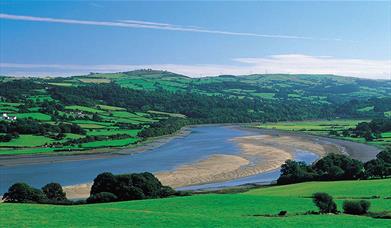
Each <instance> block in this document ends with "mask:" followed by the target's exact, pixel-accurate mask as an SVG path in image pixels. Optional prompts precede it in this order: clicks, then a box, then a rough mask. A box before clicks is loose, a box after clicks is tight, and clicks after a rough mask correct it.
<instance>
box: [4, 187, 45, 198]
mask: <svg viewBox="0 0 391 228" xmlns="http://www.w3.org/2000/svg"><path fill="white" fill-rule="evenodd" d="M3 200H4V202H12V203H39V202H43V201H45V200H47V197H46V195H45V194H44V193H43V192H42V191H41V190H39V189H36V188H33V187H31V186H30V185H28V184H26V183H16V184H13V185H12V186H11V187H10V188H9V189H8V192H6V193H5V194H4V195H3Z"/></svg>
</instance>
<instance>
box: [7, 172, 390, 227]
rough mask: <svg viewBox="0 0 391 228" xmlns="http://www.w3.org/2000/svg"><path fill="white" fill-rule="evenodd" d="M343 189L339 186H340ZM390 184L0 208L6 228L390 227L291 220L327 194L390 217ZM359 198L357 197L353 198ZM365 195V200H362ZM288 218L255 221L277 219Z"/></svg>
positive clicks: (324, 218) (358, 219)
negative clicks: (368, 205) (357, 200)
mask: <svg viewBox="0 0 391 228" xmlns="http://www.w3.org/2000/svg"><path fill="white" fill-rule="evenodd" d="M341 183H342V186H340V184H341ZM390 187H391V180H390V179H388V180H375V181H344V182H326V183H321V184H319V183H318V182H313V183H304V184H295V185H289V186H282V187H267V188H261V189H255V190H251V191H249V192H246V193H242V194H204V195H195V196H190V197H175V198H167V199H157V200H141V201H129V202H119V203H106V204H93V205H80V206H51V205H34V204H0V217H1V218H5V219H3V221H2V224H3V226H5V227H25V226H28V227H53V226H56V227H83V226H84V227H86V226H88V227H91V226H94V227H125V226H126V227H129V226H135V227H338V226H339V227H389V225H390V220H385V219H374V218H370V217H366V216H352V215H344V214H341V215H295V213H303V212H306V211H309V210H317V208H316V207H315V206H314V204H313V203H312V199H310V198H303V197H302V196H303V195H311V194H312V193H314V192H318V191H323V192H329V193H330V194H332V195H333V196H334V197H335V198H337V200H336V201H337V204H338V206H339V209H341V208H340V207H341V203H342V199H338V198H341V197H345V198H351V197H356V196H372V195H379V196H380V197H381V198H380V199H371V200H370V201H371V203H372V207H371V209H370V211H391V203H390V202H388V201H390V200H385V199H384V197H386V196H389V195H390V192H389V191H388V192H387V189H390ZM356 192H359V193H360V194H357V193H356ZM361 193H363V195H361ZM281 210H287V211H288V216H286V217H264V216H254V215H260V214H277V213H278V212H279V211H281Z"/></svg>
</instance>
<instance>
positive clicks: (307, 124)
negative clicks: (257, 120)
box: [257, 119, 391, 147]
mask: <svg viewBox="0 0 391 228" xmlns="http://www.w3.org/2000/svg"><path fill="white" fill-rule="evenodd" d="M360 122H370V120H368V119H336V120H313V121H288V122H277V123H263V124H260V125H258V126H257V127H259V128H266V129H277V130H283V131H299V132H305V133H310V134H316V135H323V136H330V132H331V131H336V132H338V133H339V134H342V131H343V130H346V129H349V128H355V127H356V125H357V124H358V123H360ZM381 136H382V137H381V138H379V139H374V140H373V141H371V142H367V141H366V140H365V139H364V138H362V137H348V136H338V138H341V139H344V140H350V141H354V142H359V143H368V144H372V145H375V146H380V147H383V146H387V145H391V132H385V133H382V134H381ZM333 137H336V136H333Z"/></svg>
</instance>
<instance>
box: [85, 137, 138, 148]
mask: <svg viewBox="0 0 391 228" xmlns="http://www.w3.org/2000/svg"><path fill="white" fill-rule="evenodd" d="M138 140H139V139H138V138H126V139H115V140H103V141H94V142H88V143H83V144H81V146H82V147H83V148H99V147H121V146H127V145H129V144H132V143H135V142H137V141H138Z"/></svg>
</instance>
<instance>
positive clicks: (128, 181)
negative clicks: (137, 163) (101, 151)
mask: <svg viewBox="0 0 391 228" xmlns="http://www.w3.org/2000/svg"><path fill="white" fill-rule="evenodd" d="M102 192H109V193H111V194H113V195H115V196H116V197H117V198H116V200H118V201H123V200H139V199H146V198H159V197H161V198H163V197H168V196H171V195H174V194H176V191H175V190H173V189H172V188H170V187H168V186H163V185H162V184H161V183H160V181H159V180H158V179H157V178H156V177H155V176H154V175H153V174H152V173H148V172H144V173H132V174H124V175H113V174H112V173H102V174H99V175H98V176H97V177H96V178H95V179H94V184H93V185H92V187H91V197H95V196H94V195H97V194H98V193H102ZM91 200H95V198H91Z"/></svg>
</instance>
